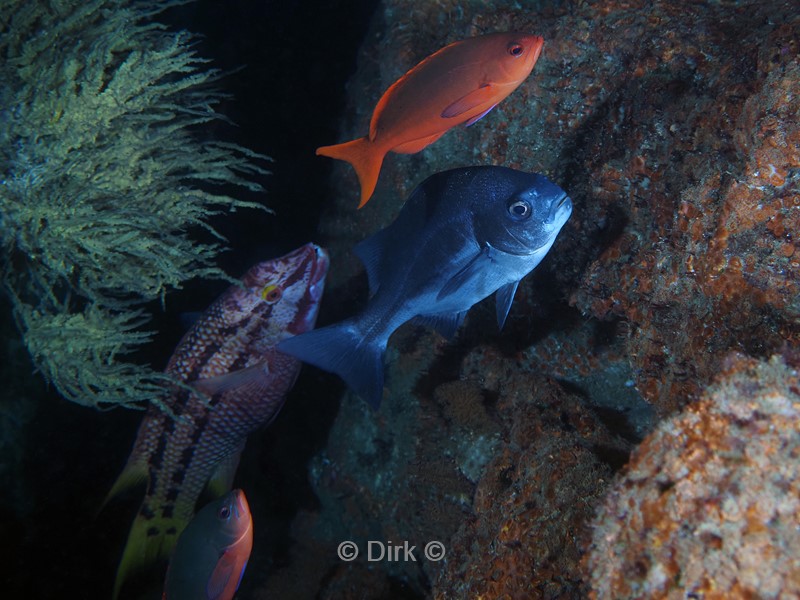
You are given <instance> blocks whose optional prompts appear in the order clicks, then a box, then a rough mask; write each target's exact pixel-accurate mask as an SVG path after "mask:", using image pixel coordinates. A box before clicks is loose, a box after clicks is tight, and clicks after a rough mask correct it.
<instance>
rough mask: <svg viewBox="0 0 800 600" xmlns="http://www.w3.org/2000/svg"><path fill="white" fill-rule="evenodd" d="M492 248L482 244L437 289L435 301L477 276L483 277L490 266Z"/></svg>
mask: <svg viewBox="0 0 800 600" xmlns="http://www.w3.org/2000/svg"><path fill="white" fill-rule="evenodd" d="M492 263H493V261H492V248H491V247H489V246H484V247H483V248H481V251H480V252H479V253H478V254H476V255H475V256H474V257H473V258H472V260H470V261H469V262H468V263H467V264H466V265H464V267H463V268H462V269H461V270H460V271H459V272H458V273H456V274H455V275H453V276H452V277H451V278H450V279H449V280H448V281H447V282H446V283H445V284H444V285H443V286H442V289H441V290H439V293H438V294H437V295H436V301H437V302H439V301H441V300H444V299H445V298H447V297H448V296H451V295H453V294H456V293H458V291H459V290H460V289H461V288H463V287H464V286H466V285H467V284H469V283H470V282H472V281H474V280H475V279H477V278H480V277H484V276H485V275H486V270H487V269H489V268H491V267H492Z"/></svg>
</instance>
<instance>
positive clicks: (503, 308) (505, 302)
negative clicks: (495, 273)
mask: <svg viewBox="0 0 800 600" xmlns="http://www.w3.org/2000/svg"><path fill="white" fill-rule="evenodd" d="M518 285H519V281H512V282H511V283H507V284H505V285H504V286H503V287H501V288H500V289H499V290H497V293H496V294H495V297H494V298H495V307H496V308H497V328H498V329H500V330H501V331H502V329H503V325H505V324H506V317H508V311H510V310H511V303H512V302H514V294H515V293H516V292H517V286H518Z"/></svg>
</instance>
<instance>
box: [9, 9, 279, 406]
mask: <svg viewBox="0 0 800 600" xmlns="http://www.w3.org/2000/svg"><path fill="white" fill-rule="evenodd" d="M179 3H181V2H157V1H151V2H146V1H145V2H129V1H121V0H90V1H89V2H82V1H78V0H49V1H48V0H0V244H2V258H0V276H1V277H2V283H3V287H4V289H5V291H6V293H7V295H8V296H9V298H10V299H11V302H12V304H13V307H14V313H15V317H16V320H17V323H18V325H19V328H20V331H21V333H22V335H23V338H24V340H25V344H26V346H27V347H28V350H29V352H30V353H31V356H32V357H33V359H34V362H35V363H36V365H37V367H38V369H39V370H40V371H41V372H42V374H43V375H44V377H45V378H46V379H47V380H49V381H50V382H52V383H53V384H54V385H55V386H56V387H57V388H58V390H59V391H60V392H61V394H63V395H64V397H66V398H68V399H69V400H72V401H75V402H78V403H81V404H85V405H89V406H95V407H102V406H108V405H120V404H121V405H126V406H135V405H140V404H141V403H142V402H143V401H158V400H159V398H160V397H161V396H162V395H163V394H164V390H165V386H164V385H163V379H164V375H162V374H161V373H159V372H158V371H156V370H154V369H153V368H151V367H149V366H146V365H139V364H134V363H132V362H126V360H127V359H129V357H130V355H131V353H132V352H133V351H135V350H137V349H138V348H139V347H140V346H141V345H142V344H145V343H146V342H147V341H149V339H150V332H147V331H145V330H143V328H142V327H143V325H144V324H145V323H146V321H147V320H148V315H147V313H146V312H144V308H143V307H144V305H145V304H146V303H148V302H150V301H152V300H154V299H159V298H161V299H163V297H164V295H165V294H166V292H167V291H169V290H170V289H174V288H177V287H180V286H181V284H182V283H183V282H185V281H186V280H188V279H191V278H195V277H212V276H213V277H221V276H224V274H223V273H221V272H220V271H219V270H218V269H216V268H215V267H214V263H213V259H214V257H215V256H216V254H217V252H218V251H219V249H220V244H221V243H222V241H223V240H222V239H221V238H220V237H219V236H217V240H218V243H216V244H209V243H200V242H199V241H197V240H195V239H193V238H192V237H191V236H190V235H189V233H188V232H189V231H191V230H192V229H193V228H197V227H200V228H205V229H206V230H210V231H212V233H213V232H214V230H213V226H212V225H211V224H210V223H209V218H210V217H212V216H214V215H217V214H219V213H220V212H223V211H227V210H234V209H236V208H241V207H255V206H258V205H252V204H250V203H245V202H241V201H238V200H235V199H233V198H231V197H229V196H227V195H225V194H223V193H220V192H218V191H217V190H216V189H215V186H218V185H220V184H233V185H238V186H242V187H244V188H247V189H250V190H260V187H259V186H258V185H257V184H256V183H254V182H253V180H252V177H253V176H254V175H260V174H264V173H266V172H265V171H264V170H263V169H262V168H261V167H260V166H259V164H263V161H264V159H265V157H263V156H259V155H257V154H255V153H252V152H249V151H247V150H245V149H243V148H240V147H237V146H234V145H230V144H225V143H221V142H217V143H208V142H204V143H202V144H201V143H200V142H199V141H197V140H196V139H195V138H194V137H193V136H192V131H193V130H196V129H197V128H198V126H202V125H203V124H204V123H207V122H210V121H212V120H215V119H219V118H221V117H220V115H218V114H217V113H216V112H215V110H214V106H215V105H216V104H217V103H218V101H219V100H220V99H221V98H222V97H223V96H222V94H220V93H219V92H218V91H216V90H215V88H214V86H213V84H214V83H215V82H216V80H217V79H218V77H219V73H218V72H217V71H215V70H210V69H208V67H207V65H206V61H205V60H204V59H201V58H200V57H198V56H197V55H196V54H195V52H194V50H193V49H192V46H191V44H192V41H193V40H192V37H191V35H190V34H188V33H186V32H170V31H167V30H166V28H164V27H163V26H162V25H159V24H158V23H154V22H152V21H151V20H150V19H152V18H153V17H154V16H157V14H158V13H159V12H160V11H162V10H164V9H165V8H167V7H169V6H173V5H175V4H179Z"/></svg>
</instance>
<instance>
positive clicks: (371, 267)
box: [278, 167, 572, 408]
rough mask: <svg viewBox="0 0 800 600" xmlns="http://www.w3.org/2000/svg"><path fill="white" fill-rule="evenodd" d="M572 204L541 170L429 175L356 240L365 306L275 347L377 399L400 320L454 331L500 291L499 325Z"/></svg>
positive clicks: (480, 169)
mask: <svg viewBox="0 0 800 600" xmlns="http://www.w3.org/2000/svg"><path fill="white" fill-rule="evenodd" d="M571 213H572V202H571V201H570V199H569V198H568V197H567V194H566V193H565V192H564V190H562V189H561V188H560V187H558V186H557V185H555V184H554V183H552V182H551V181H550V180H549V179H547V178H546V177H544V176H543V175H539V174H537V173H525V172H522V171H516V170H514V169H509V168H506V167H469V168H462V169H453V170H449V171H443V172H441V173H437V174H435V175H432V176H431V177H429V178H428V179H426V180H425V181H424V182H423V183H422V184H420V186H419V187H418V188H417V189H416V190H414V192H413V193H412V194H411V196H410V197H409V199H408V201H407V202H406V203H405V206H403V208H402V210H401V211H400V214H399V215H398V216H397V219H395V221H394V222H393V223H391V224H390V225H389V226H388V227H386V228H385V229H383V230H381V231H379V232H378V233H376V234H375V235H373V236H372V237H370V238H368V239H366V240H364V241H363V242H361V243H360V244H358V245H357V246H356V248H355V252H356V254H357V255H358V257H359V258H360V259H361V262H363V263H364V266H365V267H366V270H367V276H368V277H369V287H370V300H369V302H368V304H367V307H366V308H365V309H364V311H363V312H361V313H360V314H358V315H356V316H354V317H352V318H349V319H346V320H345V321H342V322H340V323H338V324H335V325H331V326H328V327H323V328H321V329H317V330H315V331H311V332H309V333H304V334H302V335H299V336H297V337H293V338H290V339H286V340H283V341H282V342H281V343H280V344H278V349H279V350H280V351H282V352H286V353H288V354H291V355H292V356H296V357H297V358H299V359H300V360H302V361H304V362H307V363H310V364H312V365H316V366H318V367H320V368H322V369H325V370H326V371H330V372H333V373H336V374H338V375H339V376H340V377H341V378H342V379H344V381H345V382H346V383H347V385H348V386H349V387H350V389H352V390H353V391H354V392H356V393H357V394H358V395H359V396H361V397H362V398H364V399H365V400H367V401H368V402H369V403H370V404H371V405H372V406H373V407H375V408H377V407H378V406H379V405H380V402H381V398H382V395H383V359H384V354H385V351H386V344H387V342H388V340H389V336H391V334H392V333H393V332H394V331H395V329H397V328H398V327H399V326H400V325H402V324H403V323H405V322H406V321H408V320H410V319H412V318H416V319H417V320H422V321H423V322H426V323H428V324H430V325H432V326H434V327H436V328H437V329H438V330H439V331H440V332H442V333H443V334H445V335H446V336H448V337H450V336H452V335H454V334H455V332H456V330H457V329H458V327H459V325H460V324H461V322H462V321H463V319H464V316H465V315H466V313H467V311H468V310H469V309H470V307H472V305H474V304H475V303H476V302H479V301H480V300H483V299H484V298H486V297H487V296H489V295H490V294H492V293H494V292H497V295H496V302H497V322H498V325H499V326H500V327H501V328H502V326H503V323H504V322H505V319H506V316H507V315H508V311H509V309H510V308H511V302H512V301H513V299H514V293H515V292H516V289H517V285H518V284H519V282H520V280H521V279H522V278H523V277H525V275H527V274H528V273H530V272H531V271H532V270H533V269H534V268H535V267H536V265H538V264H539V262H540V261H541V260H542V259H543V258H544V256H545V255H546V254H547V252H548V250H550V247H551V246H552V245H553V242H554V241H555V239H556V236H557V235H558V232H559V231H560V230H561V227H562V226H563V225H564V223H566V221H567V219H568V218H569V216H570V214H571Z"/></svg>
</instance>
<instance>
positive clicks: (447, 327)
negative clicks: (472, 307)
mask: <svg viewBox="0 0 800 600" xmlns="http://www.w3.org/2000/svg"><path fill="white" fill-rule="evenodd" d="M466 316H467V313H466V311H464V312H459V313H450V314H439V315H417V316H416V317H414V318H413V319H411V322H412V323H414V324H416V325H425V326H426V327H432V328H433V329H435V330H436V331H438V332H439V333H441V334H442V335H443V336H444V337H446V338H447V339H448V340H452V339H453V338H454V337H455V335H456V332H457V331H458V328H459V327H461V324H462V323H463V322H464V317H466Z"/></svg>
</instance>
